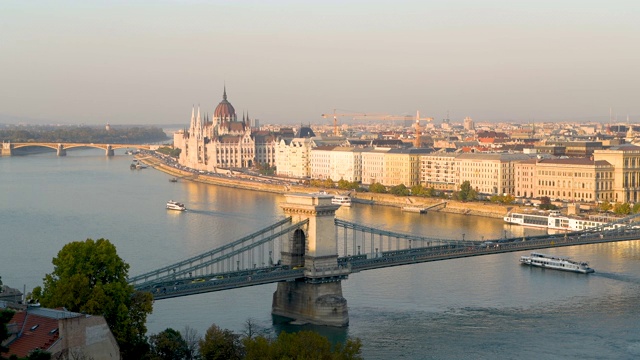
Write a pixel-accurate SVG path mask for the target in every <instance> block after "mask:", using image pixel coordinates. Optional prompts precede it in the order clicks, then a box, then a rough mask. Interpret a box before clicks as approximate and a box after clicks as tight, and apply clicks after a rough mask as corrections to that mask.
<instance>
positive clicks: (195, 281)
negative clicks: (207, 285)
mask: <svg viewBox="0 0 640 360" xmlns="http://www.w3.org/2000/svg"><path fill="white" fill-rule="evenodd" d="M205 281H206V280H205V279H194V280H193V281H191V283H192V284H195V283H201V282H205Z"/></svg>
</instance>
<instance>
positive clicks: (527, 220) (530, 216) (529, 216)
mask: <svg viewBox="0 0 640 360" xmlns="http://www.w3.org/2000/svg"><path fill="white" fill-rule="evenodd" d="M504 221H505V222H506V223H509V224H515V225H522V226H530V227H539V228H547V229H554V230H566V231H580V230H585V229H589V228H593V227H597V226H601V225H604V224H606V222H603V221H596V220H593V219H586V218H579V217H569V216H562V215H560V212H559V211H552V212H550V213H548V214H534V213H516V212H510V213H508V214H507V216H505V217H504Z"/></svg>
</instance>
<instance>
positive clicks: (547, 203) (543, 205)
mask: <svg viewBox="0 0 640 360" xmlns="http://www.w3.org/2000/svg"><path fill="white" fill-rule="evenodd" d="M539 207H540V209H541V210H555V209H557V208H558V207H557V206H555V205H553V204H552V203H551V199H550V198H549V197H548V196H543V197H541V198H540V206H539Z"/></svg>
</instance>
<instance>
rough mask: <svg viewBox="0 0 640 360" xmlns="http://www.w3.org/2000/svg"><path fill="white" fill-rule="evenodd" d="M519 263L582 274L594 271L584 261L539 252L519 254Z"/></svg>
mask: <svg viewBox="0 0 640 360" xmlns="http://www.w3.org/2000/svg"><path fill="white" fill-rule="evenodd" d="M520 263H521V264H523V265H529V266H537V267H541V268H545V269H554V270H562V271H572V272H578V273H582V274H588V273H592V272H594V271H595V270H593V269H592V268H590V267H589V264H588V263H586V262H584V261H573V260H569V258H564V257H556V256H550V255H545V254H541V253H531V256H521V257H520Z"/></svg>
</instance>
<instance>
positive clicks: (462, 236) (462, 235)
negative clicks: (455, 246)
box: [462, 233, 464, 241]
mask: <svg viewBox="0 0 640 360" xmlns="http://www.w3.org/2000/svg"><path fill="white" fill-rule="evenodd" d="M462 241H464V233H462Z"/></svg>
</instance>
